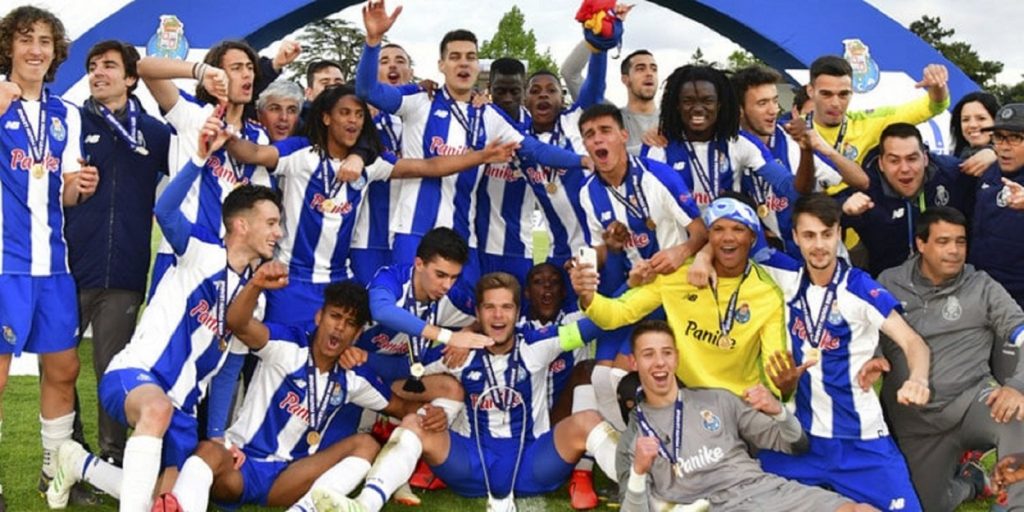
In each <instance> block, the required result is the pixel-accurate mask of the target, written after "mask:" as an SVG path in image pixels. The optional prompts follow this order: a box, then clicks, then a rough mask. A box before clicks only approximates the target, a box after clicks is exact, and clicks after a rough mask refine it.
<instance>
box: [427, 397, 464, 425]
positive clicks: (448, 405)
mask: <svg viewBox="0 0 1024 512" xmlns="http://www.w3.org/2000/svg"><path fill="white" fill-rule="evenodd" d="M430 405H433V406H434V407H440V408H442V409H444V415H445V416H446V417H447V418H448V425H451V424H452V422H453V421H455V418H457V417H459V415H460V414H462V410H463V409H465V408H466V404H465V403H463V402H462V401H460V400H452V399H450V398H435V399H433V400H431V401H430Z"/></svg>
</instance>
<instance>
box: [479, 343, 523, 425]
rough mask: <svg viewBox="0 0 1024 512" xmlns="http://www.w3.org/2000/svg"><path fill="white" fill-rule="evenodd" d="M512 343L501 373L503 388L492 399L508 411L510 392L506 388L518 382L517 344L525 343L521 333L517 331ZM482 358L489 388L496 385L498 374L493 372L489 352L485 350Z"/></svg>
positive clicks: (512, 386) (513, 387) (499, 406)
mask: <svg viewBox="0 0 1024 512" xmlns="http://www.w3.org/2000/svg"><path fill="white" fill-rule="evenodd" d="M512 343H515V345H513V346H512V354H511V355H510V356H509V362H508V368H505V374H504V375H503V377H504V382H502V383H501V385H504V386H505V389H503V390H501V393H499V394H498V396H495V397H494V399H495V400H494V401H495V402H497V405H498V408H500V409H502V410H503V411H505V412H508V409H506V407H509V408H511V404H509V402H511V397H512V393H511V391H510V390H509V389H508V388H512V389H515V387H516V382H519V359H520V357H519V356H520V354H519V345H520V343H525V341H524V340H523V336H522V334H519V333H518V332H517V333H516V339H515V340H513V341H512ZM483 359H484V369H485V370H486V372H487V387H489V388H490V387H495V386H498V385H499V384H498V376H497V374H495V373H494V363H493V362H492V361H491V353H490V352H487V351H486V350H485V351H484V357H483ZM510 370H511V372H512V381H511V384H510V383H509V379H508V377H509V371H510Z"/></svg>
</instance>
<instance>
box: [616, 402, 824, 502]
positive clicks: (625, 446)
mask: <svg viewBox="0 0 1024 512" xmlns="http://www.w3.org/2000/svg"><path fill="white" fill-rule="evenodd" d="M682 393H683V428H682V431H683V441H682V445H681V447H680V454H679V460H680V461H682V463H683V471H684V473H683V478H678V477H677V476H676V474H675V472H674V471H673V469H672V466H671V464H670V463H669V462H668V461H667V460H665V458H663V457H661V456H658V457H657V458H655V460H654V466H653V467H652V468H651V470H650V471H648V472H647V485H646V489H647V490H646V491H645V492H644V493H642V494H637V493H633V492H632V491H628V492H627V493H626V499H625V500H624V501H623V506H622V510H623V512H631V511H636V510H647V506H646V505H647V504H648V503H649V500H650V499H651V498H654V499H656V500H660V501H666V502H670V503H692V502H694V501H697V500H698V499H701V498H708V497H710V496H712V495H714V494H715V493H716V492H720V491H724V490H727V489H729V488H730V487H732V486H735V485H737V484H740V483H742V482H748V481H752V480H756V479H758V478H760V477H762V476H764V474H765V473H764V471H763V470H762V469H761V464H760V463H759V462H758V461H757V460H756V459H754V458H752V457H751V456H750V453H749V451H748V444H749V445H750V446H755V447H757V448H766V449H771V450H776V451H781V452H785V453H795V452H798V451H803V450H805V449H806V447H807V438H806V436H805V435H804V432H803V430H802V429H801V428H800V423H799V422H798V421H797V420H796V418H795V417H794V416H793V415H792V414H789V413H786V417H785V419H784V420H783V421H781V422H780V421H776V420H775V419H773V418H772V417H771V416H768V415H766V414H764V413H762V412H760V411H757V410H755V409H753V408H751V407H750V406H748V405H747V404H746V403H744V402H742V401H741V400H740V399H739V398H737V397H736V395H733V394H732V393H730V392H728V391H725V390H721V389H687V388H684V389H683V390H682ZM641 406H643V407H644V415H645V416H646V418H647V421H648V422H649V423H650V424H651V426H652V427H653V428H654V430H655V431H656V432H657V433H658V434H659V437H661V441H662V443H664V444H665V446H666V447H668V449H669V450H671V449H672V448H671V447H672V421H673V415H674V408H673V406H672V405H669V406H668V407H663V408H660V409H655V408H652V407H649V406H644V404H643V403H641ZM638 435H640V427H639V425H638V423H637V419H636V411H633V412H632V413H631V414H630V417H629V426H628V427H627V428H626V432H625V433H624V434H623V435H622V438H621V439H620V441H619V446H618V452H617V454H616V461H615V463H616V466H615V467H616V468H618V472H619V483H620V485H621V486H622V487H623V488H625V487H626V486H627V484H626V482H628V481H629V472H630V468H631V467H632V466H633V453H634V449H635V447H636V438H637V436H638Z"/></svg>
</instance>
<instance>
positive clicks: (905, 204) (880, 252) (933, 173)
mask: <svg viewBox="0 0 1024 512" xmlns="http://www.w3.org/2000/svg"><path fill="white" fill-rule="evenodd" d="M878 148H879V156H878V158H871V159H869V160H868V161H867V162H866V163H865V165H864V170H865V172H866V173H867V175H868V180H869V184H868V187H867V189H866V190H864V191H861V192H854V193H853V194H851V195H849V196H848V197H847V198H846V199H845V201H844V202H843V218H842V225H843V228H853V229H854V230H856V231H857V234H858V235H859V236H860V239H861V242H863V244H864V246H865V247H866V248H867V250H868V266H867V268H868V270H869V271H870V272H871V275H872V276H878V274H880V273H881V272H882V271H883V270H885V269H887V268H891V267H895V266H897V265H899V264H901V263H903V262H904V261H906V260H907V258H908V257H909V256H911V255H912V254H914V253H915V252H916V251H915V246H914V226H915V224H916V223H917V219H918V218H919V217H920V216H921V214H922V213H924V212H925V211H926V210H928V209H929V208H934V207H936V206H950V207H953V208H956V209H958V210H960V211H964V209H965V208H966V207H967V202H968V200H969V195H970V194H969V193H970V191H971V189H972V188H973V187H974V178H972V177H970V176H968V175H967V174H964V173H962V172H961V171H960V160H959V159H958V158H954V157H951V156H946V155H940V154H937V153H929V152H928V148H927V147H926V146H925V145H924V140H923V139H922V138H921V132H920V131H918V129H917V128H916V127H915V126H914V125H912V124H909V123H893V124H890V125H889V126H887V127H886V128H885V129H884V130H882V134H881V136H880V138H879V143H878Z"/></svg>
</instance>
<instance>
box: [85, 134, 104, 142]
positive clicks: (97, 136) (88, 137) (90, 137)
mask: <svg viewBox="0 0 1024 512" xmlns="http://www.w3.org/2000/svg"><path fill="white" fill-rule="evenodd" d="M99 141H100V134H98V133H90V134H89V135H86V136H85V139H83V140H82V142H85V143H86V144H96V143H98V142H99Z"/></svg>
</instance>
